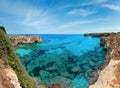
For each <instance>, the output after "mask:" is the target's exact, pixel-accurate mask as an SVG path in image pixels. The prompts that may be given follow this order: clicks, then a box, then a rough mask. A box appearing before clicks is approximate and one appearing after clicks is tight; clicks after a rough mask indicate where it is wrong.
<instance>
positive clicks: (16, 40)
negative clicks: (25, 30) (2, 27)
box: [9, 36, 42, 46]
mask: <svg viewBox="0 0 120 88" xmlns="http://www.w3.org/2000/svg"><path fill="white" fill-rule="evenodd" d="M9 39H10V40H11V41H12V45H13V46H16V45H18V44H20V43H22V44H30V43H34V42H42V39H41V37H39V36H9Z"/></svg>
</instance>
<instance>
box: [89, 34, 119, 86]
mask: <svg viewBox="0 0 120 88" xmlns="http://www.w3.org/2000/svg"><path fill="white" fill-rule="evenodd" d="M100 45H101V46H102V47H103V49H104V50H105V51H106V55H105V61H104V62H103V63H102V64H101V65H100V66H98V67H99V69H100V71H99V72H98V74H99V77H98V79H97V80H96V82H95V83H93V84H91V85H90V86H89V88H119V87H120V82H119V81H120V78H119V76H120V72H119V70H118V69H119V67H120V61H119V59H120V49H119V48H120V34H114V35H109V36H104V37H101V42H100Z"/></svg>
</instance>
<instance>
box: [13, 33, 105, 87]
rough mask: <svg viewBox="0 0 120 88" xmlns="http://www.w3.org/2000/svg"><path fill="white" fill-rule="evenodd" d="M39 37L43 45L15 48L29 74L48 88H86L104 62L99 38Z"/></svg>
mask: <svg viewBox="0 0 120 88" xmlns="http://www.w3.org/2000/svg"><path fill="white" fill-rule="evenodd" d="M32 36H35V34H32ZM37 36H38V34H37ZM39 36H41V37H42V40H43V42H42V43H33V44H29V45H28V44H27V45H26V44H19V45H18V46H17V47H16V48H15V52H16V54H17V56H18V57H19V58H20V61H21V62H22V64H23V65H24V67H25V69H26V71H27V72H28V73H29V75H31V76H32V77H34V78H35V79H36V80H37V81H38V82H39V83H40V84H44V85H45V86H47V87H49V86H51V85H52V84H60V85H61V88H87V87H88V86H89V84H90V83H91V79H92V78H93V77H94V76H93V75H92V73H97V71H98V70H99V69H98V66H99V65H100V64H101V63H102V62H103V61H104V59H105V58H104V54H105V52H104V51H103V50H102V48H101V47H100V38H93V37H84V36H83V35H81V34H39Z"/></svg>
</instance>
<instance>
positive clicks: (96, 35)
mask: <svg viewBox="0 0 120 88" xmlns="http://www.w3.org/2000/svg"><path fill="white" fill-rule="evenodd" d="M114 34H116V33H114V32H113V33H88V34H84V36H92V37H103V36H110V35H114Z"/></svg>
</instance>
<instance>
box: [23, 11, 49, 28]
mask: <svg viewBox="0 0 120 88" xmlns="http://www.w3.org/2000/svg"><path fill="white" fill-rule="evenodd" d="M49 19H50V17H49V16H48V15H47V13H46V12H43V11H38V10H30V11H28V12H27V13H26V14H25V17H24V19H23V22H22V24H23V25H26V26H31V27H38V26H39V27H41V26H45V25H48V24H49Z"/></svg>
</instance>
